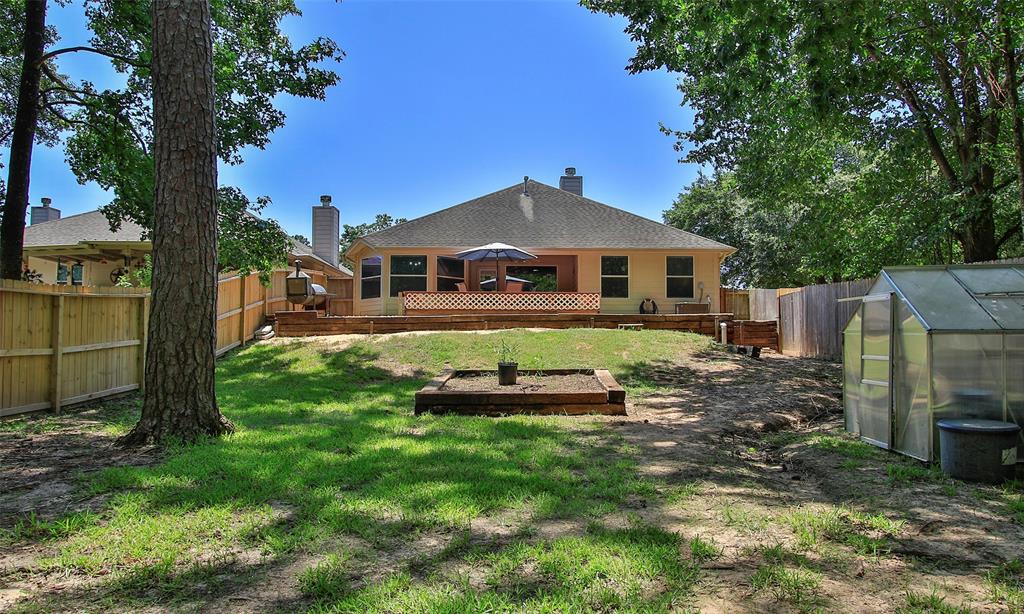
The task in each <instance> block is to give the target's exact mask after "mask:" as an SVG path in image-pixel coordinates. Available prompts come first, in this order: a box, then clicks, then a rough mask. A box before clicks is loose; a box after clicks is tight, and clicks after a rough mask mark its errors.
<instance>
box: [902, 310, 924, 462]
mask: <svg viewBox="0 0 1024 614" xmlns="http://www.w3.org/2000/svg"><path fill="white" fill-rule="evenodd" d="M896 321H897V325H896V331H895V333H894V336H893V370H892V377H893V381H892V395H893V400H892V402H893V416H894V418H895V424H894V431H895V433H894V439H893V445H892V447H893V449H894V450H898V451H900V452H902V453H904V454H907V455H910V456H913V457H915V458H918V459H921V460H924V461H930V460H931V457H930V454H929V452H930V448H929V438H928V431H929V429H931V428H932V420H931V411H930V409H929V407H928V383H929V378H930V377H931V374H930V372H929V370H928V333H927V332H926V331H925V330H924V327H923V326H921V323H920V321H918V319H917V317H916V316H914V314H913V313H912V312H911V311H910V308H909V307H908V306H907V304H906V302H904V301H899V302H898V303H897V307H896Z"/></svg>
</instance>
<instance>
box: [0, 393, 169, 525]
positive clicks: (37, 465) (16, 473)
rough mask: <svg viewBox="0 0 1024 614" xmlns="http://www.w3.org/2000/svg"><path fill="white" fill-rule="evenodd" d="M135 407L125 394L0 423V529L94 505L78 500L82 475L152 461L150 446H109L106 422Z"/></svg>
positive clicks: (156, 453) (135, 401)
mask: <svg viewBox="0 0 1024 614" xmlns="http://www.w3.org/2000/svg"><path fill="white" fill-rule="evenodd" d="M137 405H138V398H137V397H136V396H129V397H125V398H123V399H120V400H117V401H109V402H106V403H103V404H101V405H93V406H85V407H81V408H78V409H73V410H71V411H69V412H67V413H65V414H64V415H62V416H52V415H49V414H37V415H33V416H28V417H25V418H18V419H16V420H11V421H8V422H5V423H0V425H2V426H3V428H2V429H0V528H10V527H11V526H12V525H14V524H15V523H17V522H18V521H19V520H23V519H24V517H25V516H26V515H29V514H32V515H34V516H35V517H36V518H37V519H40V520H50V519H53V518H56V517H59V516H62V515H65V514H69V513H73V512H76V511H82V510H85V509H91V508H93V507H95V506H96V505H94V504H98V503H99V502H98V501H90V500H89V499H87V498H83V497H82V496H81V493H80V488H79V486H80V481H81V478H82V477H83V476H84V475H86V474H88V473H91V472H93V471H97V470H100V469H104V468H107V467H120V466H133V465H149V464H152V463H154V462H156V461H157V460H158V459H159V457H160V454H159V451H158V450H157V449H155V448H143V449H124V448H118V447H116V446H114V442H115V440H116V439H117V436H118V434H119V433H118V432H116V431H112V430H110V429H109V425H110V423H111V422H112V421H120V420H125V419H130V418H127V417H128V416H131V415H132V412H134V411H135V408H136V407H137Z"/></svg>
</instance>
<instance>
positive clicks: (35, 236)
mask: <svg viewBox="0 0 1024 614" xmlns="http://www.w3.org/2000/svg"><path fill="white" fill-rule="evenodd" d="M145 232H146V229H145V228H143V227H142V226H139V225H138V224H136V223H135V222H132V221H129V220H124V221H122V222H121V228H119V229H118V231H117V232H114V231H112V230H110V222H108V221H107V216H106V215H104V214H103V212H102V211H99V210H96V211H88V212H86V213H79V214H77V215H69V216H67V217H64V218H61V219H59V220H53V221H50V222H42V223H40V224H33V225H31V226H26V227H25V247H27V248H28V247H56V246H58V245H78V244H79V243H95V242H103V241H118V242H128V241H146V242H147V243H148V242H149V240H148V239H145V238H143V236H144V234H145ZM288 251H289V253H291V254H292V255H293V256H302V257H303V258H311V259H315V260H317V261H319V262H320V263H322V264H325V265H327V266H332V265H331V264H330V263H329V262H327V261H325V260H324V259H323V258H320V257H319V256H317V255H316V254H314V253H313V249H312V248H311V247H309V246H308V245H306V244H304V243H302V242H300V241H296V240H295V239H291V247H289V249H288ZM337 268H338V270H340V271H341V272H342V273H345V274H346V275H352V271H350V270H349V269H348V267H346V266H345V265H338V267H337Z"/></svg>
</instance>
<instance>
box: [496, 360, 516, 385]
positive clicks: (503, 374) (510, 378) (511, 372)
mask: <svg viewBox="0 0 1024 614" xmlns="http://www.w3.org/2000/svg"><path fill="white" fill-rule="evenodd" d="M517 377H519V363H517V362H499V363H498V385H499V386H513V385H515V383H516V378H517Z"/></svg>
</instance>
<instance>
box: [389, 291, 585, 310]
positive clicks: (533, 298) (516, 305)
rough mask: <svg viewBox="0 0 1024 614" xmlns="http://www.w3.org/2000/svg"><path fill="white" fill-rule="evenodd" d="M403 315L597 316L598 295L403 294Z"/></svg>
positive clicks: (519, 293)
mask: <svg viewBox="0 0 1024 614" xmlns="http://www.w3.org/2000/svg"><path fill="white" fill-rule="evenodd" d="M402 300H403V303H402V305H403V307H404V308H405V312H406V313H409V312H419V311H427V312H439V313H450V312H459V313H474V312H479V313H486V312H523V313H581V312H582V313H588V312H589V313H598V312H599V311H600V310H601V295H600V294H599V293H597V292H404V293H403V294H402Z"/></svg>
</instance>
